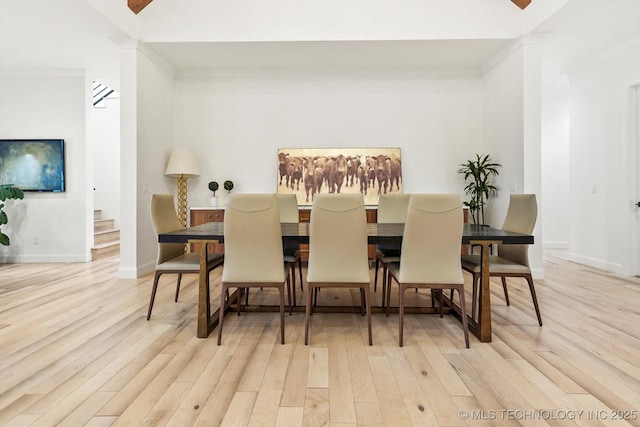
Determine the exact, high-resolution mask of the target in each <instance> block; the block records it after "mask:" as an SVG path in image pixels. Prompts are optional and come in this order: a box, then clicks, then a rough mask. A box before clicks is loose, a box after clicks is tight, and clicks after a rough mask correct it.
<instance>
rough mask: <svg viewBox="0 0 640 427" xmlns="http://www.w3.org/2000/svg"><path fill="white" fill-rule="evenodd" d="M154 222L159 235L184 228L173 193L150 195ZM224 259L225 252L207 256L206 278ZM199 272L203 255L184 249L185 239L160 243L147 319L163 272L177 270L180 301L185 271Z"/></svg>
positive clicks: (177, 290) (189, 272)
mask: <svg viewBox="0 0 640 427" xmlns="http://www.w3.org/2000/svg"><path fill="white" fill-rule="evenodd" d="M151 223H152V224H153V231H154V232H155V234H156V239H157V237H158V234H160V233H168V232H170V231H176V230H179V229H180V228H181V226H180V222H179V220H178V215H177V213H176V208H175V205H174V204H173V195H172V194H154V195H152V196H151ZM223 261H224V255H223V254H211V255H209V257H208V260H207V280H209V272H211V270H213V269H214V268H216V267H218V266H220V265H222V263H223ZM198 273H200V255H199V254H197V253H185V252H184V243H158V257H157V259H156V274H155V277H154V278H153V287H152V288H151V299H150V300H149V309H148V311H147V320H149V319H150V318H151V310H153V301H154V300H155V298H156V291H157V290H158V281H159V280H160V276H162V275H163V274H177V275H178V280H177V284H176V296H175V301H176V302H177V301H178V294H179V293H180V282H181V281H182V275H183V274H198Z"/></svg>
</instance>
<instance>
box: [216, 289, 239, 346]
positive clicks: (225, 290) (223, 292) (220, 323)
mask: <svg viewBox="0 0 640 427" xmlns="http://www.w3.org/2000/svg"><path fill="white" fill-rule="evenodd" d="M238 291H239V289H238ZM228 293H229V288H228V287H227V286H226V285H225V284H224V283H223V284H222V290H221V291H220V310H219V311H220V314H219V317H218V345H220V343H221V342H222V323H223V322H224V312H225V310H224V307H225V303H224V296H225V295H228ZM238 297H240V295H238ZM238 304H240V302H239V301H238Z"/></svg>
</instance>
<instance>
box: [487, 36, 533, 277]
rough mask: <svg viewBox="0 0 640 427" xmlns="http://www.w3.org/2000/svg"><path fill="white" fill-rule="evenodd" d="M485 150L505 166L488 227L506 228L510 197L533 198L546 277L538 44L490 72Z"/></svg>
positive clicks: (506, 56) (506, 54)
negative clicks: (543, 242)
mask: <svg viewBox="0 0 640 427" xmlns="http://www.w3.org/2000/svg"><path fill="white" fill-rule="evenodd" d="M485 84H486V119H485V132H486V145H485V146H484V147H483V151H481V152H479V153H480V154H491V157H492V158H493V160H494V161H495V162H497V163H500V164H501V165H502V168H500V175H499V176H498V177H497V178H496V180H495V185H496V186H497V187H498V189H499V190H498V195H497V197H495V198H493V199H492V200H491V202H490V207H489V209H488V210H486V211H485V215H486V216H487V221H486V222H487V223H488V224H490V225H491V226H493V227H501V226H502V221H503V220H504V217H505V215H506V212H507V209H508V207H509V194H510V193H533V194H536V198H537V202H538V218H537V221H536V227H535V228H534V231H533V234H534V236H535V244H534V245H533V246H532V247H531V248H530V249H529V261H530V263H531V270H532V274H533V276H534V278H538V279H541V278H543V277H544V270H543V267H542V226H541V224H542V209H541V207H542V194H541V191H542V189H541V177H540V173H541V172H540V168H541V154H540V147H541V144H540V139H541V136H540V135H541V111H540V109H541V106H540V105H541V99H540V92H541V62H540V46H539V43H538V41H537V40H526V39H521V40H518V41H517V42H516V43H514V44H512V45H511V46H509V47H507V48H506V49H505V50H504V51H503V52H501V53H500V54H499V55H498V56H497V57H496V58H495V60H494V61H493V62H492V63H491V64H488V65H487V66H486V68H485Z"/></svg>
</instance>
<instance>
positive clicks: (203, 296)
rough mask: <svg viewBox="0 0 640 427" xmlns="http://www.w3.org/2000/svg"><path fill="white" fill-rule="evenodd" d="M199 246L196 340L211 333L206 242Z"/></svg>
mask: <svg viewBox="0 0 640 427" xmlns="http://www.w3.org/2000/svg"><path fill="white" fill-rule="evenodd" d="M198 243H201V244H200V279H199V283H198V338H207V337H208V336H209V333H211V328H210V326H209V325H210V320H211V298H210V286H209V280H208V276H209V273H208V271H207V258H208V256H209V254H208V249H207V247H208V246H209V245H208V244H207V243H206V242H198Z"/></svg>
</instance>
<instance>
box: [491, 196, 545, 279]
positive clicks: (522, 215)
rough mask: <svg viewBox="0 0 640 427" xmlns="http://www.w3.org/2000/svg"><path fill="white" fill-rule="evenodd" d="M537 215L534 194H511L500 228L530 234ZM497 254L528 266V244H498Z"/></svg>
mask: <svg viewBox="0 0 640 427" xmlns="http://www.w3.org/2000/svg"><path fill="white" fill-rule="evenodd" d="M537 217H538V203H537V201H536V195H535V194H511V196H510V198H509V208H508V209H507V216H506V217H505V218H504V222H503V223H502V229H503V230H505V231H513V232H514V233H522V234H531V233H532V232H533V228H534V227H535V225H536V219H537ZM498 255H499V256H500V257H502V258H505V259H508V260H509V261H513V262H516V263H518V264H522V265H526V266H527V267H528V266H529V245H498Z"/></svg>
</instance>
